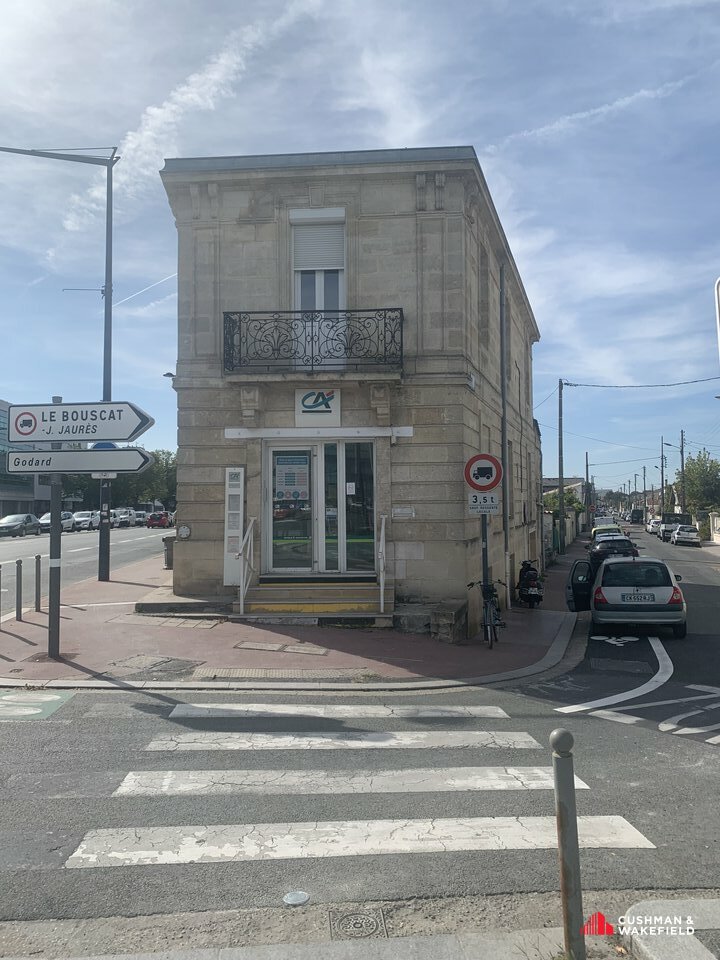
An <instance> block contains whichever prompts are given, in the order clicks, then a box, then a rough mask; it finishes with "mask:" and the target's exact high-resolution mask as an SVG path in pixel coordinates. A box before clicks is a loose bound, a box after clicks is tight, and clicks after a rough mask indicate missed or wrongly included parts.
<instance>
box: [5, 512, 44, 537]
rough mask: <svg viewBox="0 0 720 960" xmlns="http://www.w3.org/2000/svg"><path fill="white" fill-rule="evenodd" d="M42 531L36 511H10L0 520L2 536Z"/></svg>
mask: <svg viewBox="0 0 720 960" xmlns="http://www.w3.org/2000/svg"><path fill="white" fill-rule="evenodd" d="M28 533H34V534H35V536H37V535H38V534H39V533H40V521H39V520H38V518H37V517H36V516H35V514H34V513H9V514H8V515H7V516H6V517H3V518H2V520H0V537H24V536H26V535H27V534H28Z"/></svg>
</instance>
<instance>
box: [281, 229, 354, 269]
mask: <svg viewBox="0 0 720 960" xmlns="http://www.w3.org/2000/svg"><path fill="white" fill-rule="evenodd" d="M293 265H294V267H295V269H296V270H344V269H345V224H344V223H303V224H295V225H294V226H293Z"/></svg>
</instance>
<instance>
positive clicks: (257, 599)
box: [233, 579, 395, 617]
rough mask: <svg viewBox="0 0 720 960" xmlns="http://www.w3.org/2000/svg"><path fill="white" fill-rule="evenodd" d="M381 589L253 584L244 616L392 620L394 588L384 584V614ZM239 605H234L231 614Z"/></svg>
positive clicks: (352, 584)
mask: <svg viewBox="0 0 720 960" xmlns="http://www.w3.org/2000/svg"><path fill="white" fill-rule="evenodd" d="M379 591H380V587H379V584H378V583H377V582H375V583H373V582H371V581H370V582H367V581H357V580H334V581H333V582H328V581H327V580H324V581H314V582H308V581H307V580H305V581H301V582H298V581H296V580H284V581H278V580H275V579H273V580H272V581H270V582H267V581H265V580H264V579H263V582H261V583H258V584H254V585H253V586H251V587H250V588H249V589H248V591H247V593H246V594H245V611H244V612H245V613H246V614H249V615H258V614H270V615H273V614H274V615H279V614H287V615H288V616H302V615H304V616H347V615H355V616H368V617H374V616H383V615H384V616H392V611H393V608H394V605H395V584H394V583H393V582H391V581H386V582H385V590H384V610H383V611H382V613H381V611H380V596H379ZM239 612H240V604H239V603H238V602H237V601H236V602H235V603H234V604H233V613H235V614H237V613H239Z"/></svg>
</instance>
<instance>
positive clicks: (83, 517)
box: [74, 510, 100, 530]
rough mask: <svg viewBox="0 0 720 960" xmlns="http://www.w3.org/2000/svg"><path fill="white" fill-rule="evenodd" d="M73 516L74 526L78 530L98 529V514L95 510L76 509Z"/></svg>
mask: <svg viewBox="0 0 720 960" xmlns="http://www.w3.org/2000/svg"><path fill="white" fill-rule="evenodd" d="M74 516H75V526H76V528H77V529H78V530H99V529H100V514H99V512H98V511H97V510H78V512H77V513H76V514H74Z"/></svg>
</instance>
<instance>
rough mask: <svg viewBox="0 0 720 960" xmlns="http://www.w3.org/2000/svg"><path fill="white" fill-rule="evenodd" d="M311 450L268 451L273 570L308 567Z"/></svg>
mask: <svg viewBox="0 0 720 960" xmlns="http://www.w3.org/2000/svg"><path fill="white" fill-rule="evenodd" d="M312 472H313V471H312V450H311V449H309V448H308V449H297V450H273V451H272V561H271V565H272V568H273V570H312V566H313V507H312V502H313V500H312Z"/></svg>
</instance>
